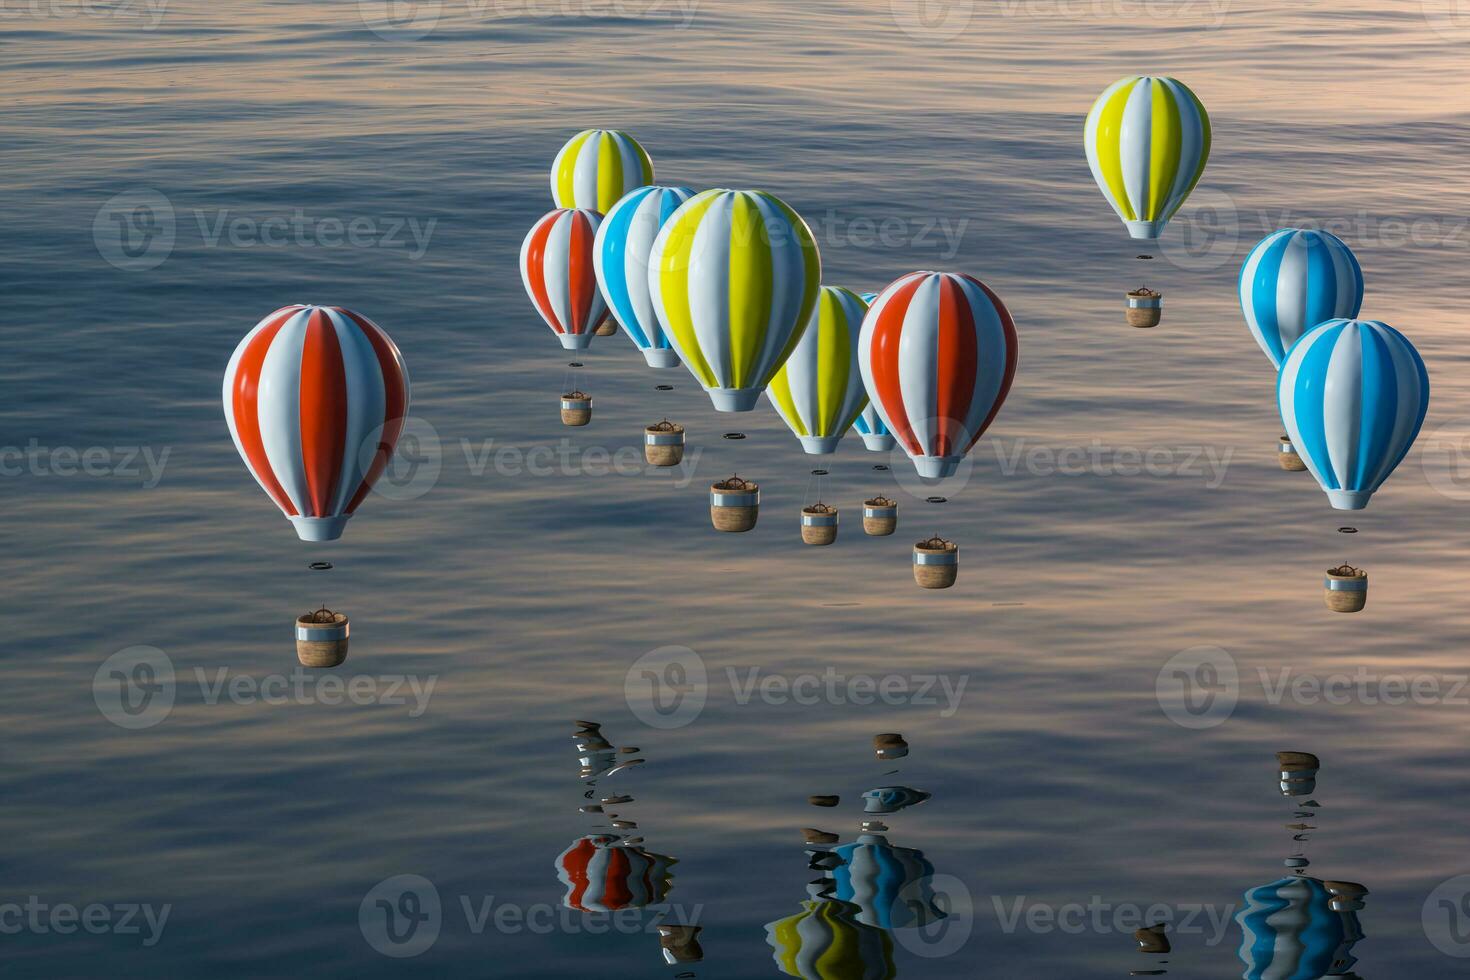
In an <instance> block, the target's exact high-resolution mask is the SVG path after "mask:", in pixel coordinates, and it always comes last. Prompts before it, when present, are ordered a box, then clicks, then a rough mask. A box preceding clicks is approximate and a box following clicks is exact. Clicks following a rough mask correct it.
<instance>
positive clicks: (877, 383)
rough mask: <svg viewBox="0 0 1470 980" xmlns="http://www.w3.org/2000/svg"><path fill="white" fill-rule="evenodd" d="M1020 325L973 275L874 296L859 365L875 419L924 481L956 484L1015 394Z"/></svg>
mask: <svg viewBox="0 0 1470 980" xmlns="http://www.w3.org/2000/svg"><path fill="white" fill-rule="evenodd" d="M1017 351H1018V348H1017V338H1016V325H1015V323H1014V322H1013V321H1012V319H1011V314H1010V312H1009V311H1008V310H1007V309H1006V308H1005V304H1004V303H1002V302H1001V301H1000V297H999V296H997V295H995V293H994V292H993V291H992V290H991V289H990V287H989V286H986V285H985V284H984V283H983V282H981V281H980V280H978V279H975V278H973V277H971V276H966V275H956V274H953V273H947V272H915V273H911V274H910V275H907V276H904V277H903V278H902V279H899V280H898V281H897V282H895V283H893V284H892V285H891V286H889V287H888V288H887V289H885V290H883V292H882V293H880V294H879V295H878V299H877V300H876V301H875V302H874V303H873V305H872V307H871V308H869V310H868V315H867V318H866V319H865V320H864V321H863V330H862V337H861V339H860V341H859V343H858V359H859V364H860V365H861V367H862V373H863V383H864V384H865V385H866V386H867V389H868V394H869V395H871V396H872V399H873V404H874V406H875V407H876V408H877V410H878V415H879V417H880V418H881V419H882V420H883V424H884V425H885V426H886V427H887V428H888V431H889V432H891V433H892V434H893V436H894V438H896V439H897V440H898V444H899V445H901V446H902V447H903V448H904V452H906V453H908V455H909V458H910V459H912V460H913V462H914V467H915V468H916V469H917V470H918V472H919V475H920V476H922V477H925V478H928V479H938V478H941V477H946V476H952V475H953V474H954V472H955V470H956V469H957V468H958V466H959V463H960V460H961V459H962V458H963V457H964V455H965V454H966V453H968V452H969V451H970V447H971V446H973V445H974V444H975V443H976V441H977V440H979V438H980V436H981V435H983V434H984V433H985V430H986V429H987V428H989V427H990V423H991V422H992V421H994V419H995V416H996V414H997V413H998V412H999V411H1000V406H1001V405H1002V404H1003V403H1004V402H1005V399H1006V395H1007V394H1009V393H1010V390H1011V381H1012V380H1013V379H1014V378H1015V375H1016V361H1017V357H1018V353H1017Z"/></svg>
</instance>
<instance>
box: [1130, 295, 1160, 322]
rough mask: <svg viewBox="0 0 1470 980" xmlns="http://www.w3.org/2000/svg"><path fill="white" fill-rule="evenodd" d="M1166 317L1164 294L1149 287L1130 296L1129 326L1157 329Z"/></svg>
mask: <svg viewBox="0 0 1470 980" xmlns="http://www.w3.org/2000/svg"><path fill="white" fill-rule="evenodd" d="M1163 317H1164V294H1163V293H1161V292H1158V291H1157V290H1153V289H1149V288H1147V287H1145V288H1142V289H1135V290H1133V291H1132V292H1130V293H1129V294H1128V325H1129V326H1130V327H1157V326H1158V325H1159V321H1160V320H1162V319H1163Z"/></svg>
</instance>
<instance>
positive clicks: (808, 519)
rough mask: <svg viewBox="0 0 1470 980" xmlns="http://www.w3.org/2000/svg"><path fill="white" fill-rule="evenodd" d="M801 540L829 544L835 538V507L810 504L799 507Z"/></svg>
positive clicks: (809, 542) (808, 542)
mask: <svg viewBox="0 0 1470 980" xmlns="http://www.w3.org/2000/svg"><path fill="white" fill-rule="evenodd" d="M801 540H803V541H805V542H806V543H807V544H817V545H822V544H831V543H832V542H833V541H836V540H837V508H836V507H828V506H827V505H826V504H812V505H811V506H810V507H803V508H802V509H801Z"/></svg>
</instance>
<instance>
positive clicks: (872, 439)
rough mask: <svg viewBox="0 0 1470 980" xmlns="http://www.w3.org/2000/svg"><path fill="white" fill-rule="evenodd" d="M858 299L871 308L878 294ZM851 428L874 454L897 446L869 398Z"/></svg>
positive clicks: (885, 451)
mask: <svg viewBox="0 0 1470 980" xmlns="http://www.w3.org/2000/svg"><path fill="white" fill-rule="evenodd" d="M859 298H861V299H862V301H863V302H864V303H866V304H867V305H869V306H872V305H873V300H875V299H877V298H878V294H877V293H862V294H860V297H859ZM853 428H855V429H857V430H858V434H859V435H860V436H862V437H863V445H864V446H866V447H867V448H868V449H870V450H872V451H873V452H875V453H887V452H892V451H893V447H894V446H896V445H898V442H897V441H896V440H895V439H894V438H893V434H892V433H891V432H889V431H888V426H887V425H885V424H884V422H883V417H882V416H881V415H879V414H878V409H877V406H875V405H874V404H873V401H872V399H871V398H869V399H868V404H867V407H866V408H864V409H863V414H861V415H859V416H858V418H857V421H856V422H854V423H853Z"/></svg>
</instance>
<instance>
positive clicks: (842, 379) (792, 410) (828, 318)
mask: <svg viewBox="0 0 1470 980" xmlns="http://www.w3.org/2000/svg"><path fill="white" fill-rule="evenodd" d="M867 314H868V304H867V303H864V302H863V301H862V299H861V298H860V297H859V296H858V294H857V293H854V292H852V291H851V290H848V289H843V288H842V287H841V286H823V287H822V289H821V293H820V294H819V295H818V298H817V305H816V309H814V310H812V316H811V319H810V320H808V321H807V325H806V330H805V331H804V332H803V333H802V335H801V340H800V341H799V342H798V343H797V345H796V349H795V350H793V351H792V352H791V356H790V357H788V358H787V359H786V363H785V364H783V365H781V370H780V371H777V372H776V376H775V377H774V378H772V379H771V384H770V387H768V388H767V389H766V397H767V398H769V399H770V400H771V404H772V405H774V406H775V407H776V411H777V412H778V413H779V414H780V416H781V418H782V420H783V421H785V423H786V426H787V428H789V429H790V430H791V431H792V433H793V434H794V435H795V436H796V437H797V438H798V439H800V440H801V448H802V449H805V450H806V451H807V452H808V453H811V454H812V455H814V456H817V455H824V454H826V453H834V452H836V451H837V444H838V443H839V442H841V441H842V437H843V436H844V435H846V434H847V430H848V429H850V428H852V424H853V422H855V421H857V417H858V416H859V415H861V414H862V411H863V408H864V406H866V405H867V404H868V390H867V389H866V388H864V387H863V373H862V369H861V368H859V367H858V336H859V335H860V334H861V333H862V329H863V317H865V316H867Z"/></svg>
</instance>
